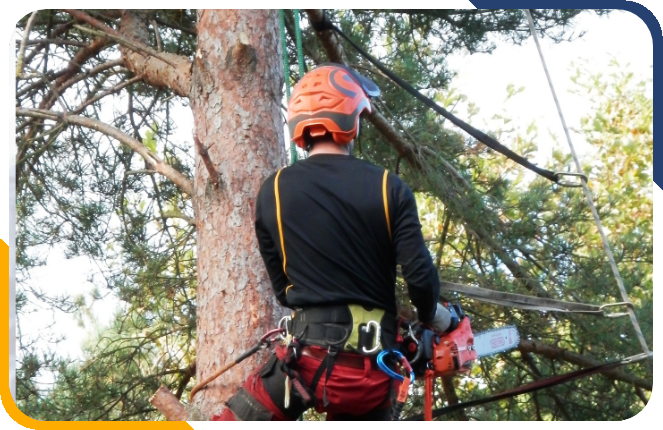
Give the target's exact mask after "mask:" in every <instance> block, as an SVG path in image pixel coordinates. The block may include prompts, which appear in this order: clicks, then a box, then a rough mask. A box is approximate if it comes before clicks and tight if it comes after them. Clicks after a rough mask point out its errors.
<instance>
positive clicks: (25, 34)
mask: <svg viewBox="0 0 663 430" xmlns="http://www.w3.org/2000/svg"><path fill="white" fill-rule="evenodd" d="M37 12H38V11H34V12H32V15H30V18H28V22H27V23H26V24H25V29H24V30H23V38H22V39H21V46H20V47H19V49H18V58H17V60H16V76H21V75H22V74H23V58H24V56H25V47H26V46H27V43H28V36H29V35H30V29H31V28H32V23H33V22H34V20H35V18H36V17H37Z"/></svg>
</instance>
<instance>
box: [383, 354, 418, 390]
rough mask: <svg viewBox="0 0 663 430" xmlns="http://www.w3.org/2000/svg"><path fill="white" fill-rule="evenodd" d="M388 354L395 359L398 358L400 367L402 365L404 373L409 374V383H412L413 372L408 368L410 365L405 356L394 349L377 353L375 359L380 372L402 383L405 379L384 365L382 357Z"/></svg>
mask: <svg viewBox="0 0 663 430" xmlns="http://www.w3.org/2000/svg"><path fill="white" fill-rule="evenodd" d="M388 354H395V355H396V357H398V360H400V362H401V365H403V367H404V368H405V371H406V372H409V373H410V383H412V381H414V370H412V367H411V366H410V363H408V361H407V358H405V356H404V355H403V354H402V353H401V352H400V351H397V350H395V349H390V350H385V351H382V352H381V353H379V354H378V358H377V363H378V367H379V368H380V370H382V371H383V372H384V373H386V374H387V375H389V377H391V378H393V379H396V380H397V381H403V380H404V379H405V377H404V376H403V375H401V374H400V373H396V372H394V371H393V370H391V369H390V368H389V366H387V365H386V364H385V362H384V357H386V356H387V355H388Z"/></svg>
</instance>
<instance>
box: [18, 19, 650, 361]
mask: <svg viewBox="0 0 663 430" xmlns="http://www.w3.org/2000/svg"><path fill="white" fill-rule="evenodd" d="M577 29H578V30H587V34H585V36H584V37H583V38H582V39H580V40H576V41H574V42H572V43H563V44H559V45H552V44H551V43H550V41H549V40H548V39H543V40H541V44H542V48H543V50H544V55H545V56H546V61H547V64H548V67H549V70H550V73H551V75H552V78H553V80H554V84H555V87H556V91H557V95H558V97H559V99H560V102H561V104H562V109H563V112H564V115H565V118H566V121H567V123H568V124H569V126H570V127H571V128H574V127H579V124H580V117H581V116H583V115H587V114H589V113H590V112H589V111H588V104H587V103H586V101H584V100H583V99H582V98H580V97H578V96H574V95H571V94H569V93H568V88H569V86H570V84H571V82H570V79H569V77H570V76H571V73H572V72H573V69H572V68H571V63H572V62H573V61H578V60H580V59H587V60H589V65H590V66H589V67H590V69H591V70H592V72H599V71H601V70H604V69H605V66H606V65H607V64H608V62H609V61H610V59H611V58H612V57H615V58H616V59H617V60H618V61H619V62H620V63H621V64H627V63H630V64H631V70H632V71H633V72H634V73H635V74H636V76H640V77H651V74H652V69H651V68H650V65H651V64H652V61H653V51H652V42H651V40H652V39H651V36H650V34H649V31H648V29H647V27H646V25H645V24H644V23H643V22H642V21H641V20H640V19H639V18H637V17H636V16H635V15H632V14H631V13H629V12H615V13H613V14H612V15H611V16H610V17H608V18H606V17H603V18H599V17H596V16H585V17H584V18H582V19H581V20H580V21H579V23H578V25H577ZM615 29H619V31H615ZM448 62H449V65H450V68H451V69H454V70H456V71H457V72H458V75H457V77H456V78H455V79H454V81H453V83H452V85H453V87H455V88H457V89H458V90H459V91H460V92H461V93H462V94H465V95H467V96H468V98H469V100H470V101H473V102H474V103H476V104H477V105H478V106H479V107H480V113H479V115H478V116H477V117H476V118H475V120H473V125H475V126H479V127H482V128H484V130H487V128H485V127H484V125H483V124H487V125H489V124H490V118H491V117H492V116H493V115H494V114H499V113H503V112H504V111H505V112H506V113H508V115H509V116H510V117H511V118H512V119H513V120H514V121H515V122H516V123H517V124H519V125H520V126H522V127H526V126H527V124H529V123H530V122H531V121H532V120H536V121H537V123H538V124H539V129H540V136H541V140H540V141H539V142H538V143H539V148H540V156H542V157H545V156H547V154H549V153H550V145H552V140H551V139H550V138H549V137H547V133H545V132H544V131H545V130H546V129H550V131H551V132H552V133H554V134H556V135H557V136H559V138H560V141H561V142H562V143H564V145H566V143H565V141H564V140H562V139H563V136H564V134H563V130H562V129H561V125H560V121H559V117H558V115H557V111H556V108H555V105H554V102H553V99H552V96H551V95H550V90H549V87H548V83H547V81H546V79H545V75H544V73H543V70H542V68H541V63H540V60H539V56H538V53H537V52H536V47H535V45H534V43H533V42H532V40H531V39H529V40H528V41H527V42H526V43H524V44H523V45H522V46H507V45H501V46H499V47H498V48H497V49H496V50H495V51H494V52H493V54H475V55H471V56H470V55H456V56H453V57H451V58H449V59H448ZM509 84H514V85H515V87H520V86H524V87H525V91H524V92H523V93H521V94H519V95H518V96H516V97H515V98H513V99H511V100H509V101H508V102H507V103H504V99H505V96H506V87H507V85H509ZM456 113H457V114H458V115H459V116H460V117H461V118H464V114H463V112H462V109H460V110H458V111H457V112H456ZM181 115H182V119H181V121H179V125H180V127H179V133H180V134H179V136H176V137H175V139H181V140H190V135H191V134H190V132H191V126H190V125H189V124H190V117H191V114H190V112H186V110H185V109H182V113H181ZM482 123H483V124H482ZM572 137H573V139H574V144H575V145H576V147H578V146H580V147H581V148H579V149H581V153H582V142H581V139H580V137H579V136H572ZM502 143H504V144H506V145H507V146H508V145H509V142H502ZM94 273H95V270H94V268H93V266H92V265H91V264H90V263H89V261H88V260H87V258H84V257H79V258H74V259H71V260H67V259H65V258H64V256H63V254H62V252H61V251H59V250H58V249H54V250H53V251H51V252H50V254H49V256H48V264H47V265H46V266H44V267H41V268H37V269H35V270H33V271H32V281H31V284H32V285H34V286H35V287H39V288H41V289H43V290H44V292H47V293H49V294H50V295H55V294H69V295H71V296H76V295H78V294H85V295H87V294H89V292H90V291H91V289H92V284H91V283H90V282H89V281H88V278H89V277H90V276H95V274H94ZM96 276H99V275H96ZM109 299H110V298H109ZM116 306H117V302H116V301H114V300H113V299H110V300H108V301H106V302H104V303H98V304H96V305H95V306H94V307H93V308H92V314H93V315H95V317H96V318H97V319H98V321H99V322H100V323H102V324H103V323H106V322H108V321H109V319H110V318H111V316H112V313H113V311H114V309H115V308H116ZM53 321H56V324H55V325H54V326H52V327H51V328H48V326H49V325H51V324H52V322H53ZM21 325H22V329H23V333H24V334H27V335H36V334H37V333H45V332H48V331H49V330H50V331H53V332H54V333H60V334H65V335H66V337H67V339H66V340H65V341H64V342H63V343H62V344H61V346H60V347H59V348H58V350H59V352H61V353H68V354H70V355H71V356H72V357H75V356H80V353H81V349H80V344H81V341H82V340H83V339H84V338H85V337H86V334H87V332H88V329H90V328H91V325H90V324H88V327H87V328H85V327H79V326H78V325H77V323H76V321H75V320H74V319H73V318H72V317H71V316H69V315H67V314H64V313H62V312H59V311H55V312H54V313H53V314H51V313H50V312H45V311H44V310H42V311H40V312H36V313H34V314H32V315H31V316H30V317H29V319H24V320H23V321H22V323H21Z"/></svg>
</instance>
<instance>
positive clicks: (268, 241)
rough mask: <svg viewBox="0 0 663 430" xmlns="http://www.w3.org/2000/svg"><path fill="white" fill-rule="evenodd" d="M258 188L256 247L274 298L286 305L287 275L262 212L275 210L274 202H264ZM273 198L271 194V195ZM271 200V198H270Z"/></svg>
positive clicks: (263, 197)
mask: <svg viewBox="0 0 663 430" xmlns="http://www.w3.org/2000/svg"><path fill="white" fill-rule="evenodd" d="M264 188H265V187H263V188H261V189H260V192H259V193H258V198H257V201H256V223H255V227H256V236H257V238H258V249H259V250H260V255H261V256H262V259H263V261H264V262H265V267H266V268H267V274H268V275H269V279H270V280H271V281H272V288H273V289H274V294H275V295H276V299H277V300H278V301H279V303H281V305H283V306H288V299H287V298H286V294H285V290H286V288H287V287H288V285H289V284H290V282H289V280H288V277H287V276H286V274H285V273H284V272H283V262H282V261H281V256H280V254H279V250H278V248H277V246H278V245H277V244H276V243H275V242H274V240H273V239H272V236H271V234H270V233H269V230H268V229H267V226H266V224H265V217H264V212H263V211H265V210H272V211H275V210H276V207H275V204H271V205H270V204H269V203H268V202H265V201H264V200H265V198H266V197H267V196H264V195H263V189H264ZM272 199H273V196H272ZM270 202H271V199H270Z"/></svg>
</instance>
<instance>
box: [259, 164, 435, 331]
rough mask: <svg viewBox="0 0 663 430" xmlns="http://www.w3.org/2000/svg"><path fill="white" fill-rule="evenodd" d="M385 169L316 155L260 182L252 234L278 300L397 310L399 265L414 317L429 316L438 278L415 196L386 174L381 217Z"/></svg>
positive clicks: (292, 303) (289, 304) (301, 304)
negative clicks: (386, 203)
mask: <svg viewBox="0 0 663 430" xmlns="http://www.w3.org/2000/svg"><path fill="white" fill-rule="evenodd" d="M384 174H385V170H384V169H382V168H380V167H377V166H375V165H373V164H371V163H368V162H366V161H362V160H359V159H357V158H354V157H351V156H347V155H336V154H318V155H314V156H312V157H309V158H307V159H305V160H302V161H299V162H297V163H295V164H294V165H292V166H290V167H287V168H285V169H282V170H281V171H280V172H277V173H275V174H274V175H272V176H270V177H269V178H268V179H267V180H266V181H265V183H264V184H263V185H262V187H261V188H260V192H259V194H258V199H257V203H256V224H255V226H256V234H257V236H258V244H259V247H260V253H261V254H262V257H263V259H264V261H265V265H266V267H267V272H268V273H269V277H270V279H271V281H272V286H273V288H274V292H275V294H276V298H277V299H278V300H279V302H280V303H281V304H282V305H284V306H287V307H290V308H294V307H306V306H321V305H337V304H351V303H355V304H360V305H364V306H366V307H373V308H375V307H377V308H380V309H384V310H386V311H387V312H390V313H391V314H396V296H395V282H396V265H397V264H400V265H401V267H402V272H403V277H404V279H405V281H406V282H407V286H408V292H409V295H410V299H411V300H412V303H413V304H414V305H415V306H416V308H417V311H418V314H419V318H420V319H421V320H422V321H429V320H430V319H432V318H433V316H434V315H435V310H436V304H437V301H438V297H439V290H440V283H439V279H438V275H437V271H436V269H435V266H434V265H433V261H432V258H431V255H430V253H429V251H428V249H427V248H426V246H425V243H424V239H423V236H422V233H421V224H420V223H419V217H418V214H417V206H416V202H415V199H414V195H413V194H412V191H410V189H409V188H408V187H407V185H405V184H404V183H403V182H402V181H401V179H400V178H399V177H398V176H396V175H394V174H391V173H389V174H388V176H387V179H386V196H387V202H388V211H389V220H387V214H386V212H385V205H384V198H383V193H384V190H383V186H384V185H385V184H384V183H383V181H384ZM276 178H278V196H279V198H278V205H277V198H276V193H277V190H276V189H275V179H276ZM279 212H280V220H279ZM279 223H280V226H279ZM388 224H390V225H388Z"/></svg>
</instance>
